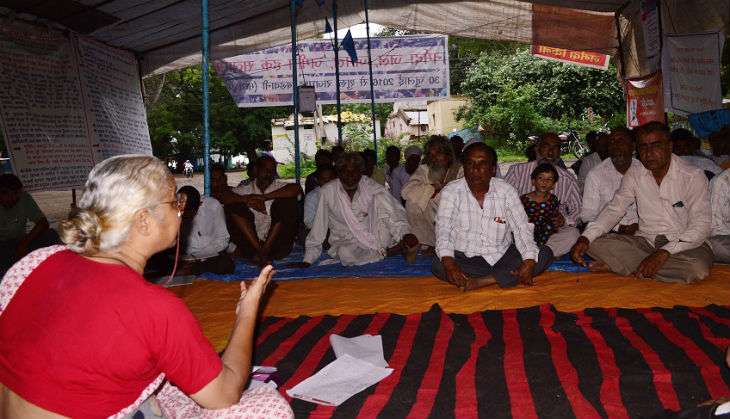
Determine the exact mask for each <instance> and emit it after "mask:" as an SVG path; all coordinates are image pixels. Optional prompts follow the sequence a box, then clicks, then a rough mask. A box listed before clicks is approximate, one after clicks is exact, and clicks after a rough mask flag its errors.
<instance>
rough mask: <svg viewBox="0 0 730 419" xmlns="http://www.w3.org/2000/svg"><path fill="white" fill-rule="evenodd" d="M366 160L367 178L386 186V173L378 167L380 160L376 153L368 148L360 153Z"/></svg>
mask: <svg viewBox="0 0 730 419" xmlns="http://www.w3.org/2000/svg"><path fill="white" fill-rule="evenodd" d="M360 155H361V156H362V158H363V159H364V160H365V176H367V177H369V178H370V179H372V180H374V181H376V182H378V183H379V184H381V185H383V186H385V171H384V170H383V169H381V168H380V167H378V159H377V155H376V154H375V151H374V150H372V149H370V148H368V149H366V150H363V151H362V152H360Z"/></svg>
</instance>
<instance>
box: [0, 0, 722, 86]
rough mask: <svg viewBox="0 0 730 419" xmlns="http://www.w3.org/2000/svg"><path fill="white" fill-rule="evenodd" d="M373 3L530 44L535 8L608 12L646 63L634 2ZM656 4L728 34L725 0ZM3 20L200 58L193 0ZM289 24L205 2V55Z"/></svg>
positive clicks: (309, 13)
mask: <svg viewBox="0 0 730 419" xmlns="http://www.w3.org/2000/svg"><path fill="white" fill-rule="evenodd" d="M320 1H321V2H322V5H321V6H320V5H319V4H318V3H319V2H320ZM331 1H332V0H304V3H303V6H302V7H300V8H299V10H298V12H297V13H298V15H297V16H298V17H297V33H298V37H299V39H306V38H310V37H314V36H317V35H320V34H322V33H323V32H324V17H325V16H329V14H330V12H331ZM369 3H370V20H371V22H373V23H379V24H382V25H386V26H391V27H396V28H406V29H410V30H415V31H423V32H431V33H433V32H437V33H443V34H449V35H458V36H466V37H476V38H487V39H504V40H513V41H520V42H526V43H529V42H531V41H532V39H533V31H532V29H533V5H539V6H561V7H568V8H575V9H580V10H584V11H590V12H594V13H606V14H609V15H610V14H612V13H615V12H616V11H618V10H621V13H622V24H621V26H622V31H621V34H622V39H623V40H624V42H623V45H624V56H625V62H626V69H625V70H624V72H625V75H626V76H629V77H634V76H637V75H640V74H642V73H643V72H644V71H645V67H646V65H645V63H644V62H643V57H641V54H640V53H638V52H637V51H641V50H642V42H643V39H642V35H641V33H640V31H638V30H636V28H637V24H638V22H639V19H640V16H639V0H631V1H628V2H626V1H624V0H540V1H532V2H527V1H515V0H491V1H445V0H441V1H436V0H371V1H370V2H369ZM660 4H661V10H662V15H661V16H662V24H663V25H662V26H663V28H664V31H665V32H666V33H689V32H703V31H713V30H718V29H720V30H724V31H725V32H726V33H727V29H728V24H729V22H730V0H693V1H686V0H660ZM338 8H339V15H340V19H339V22H340V27H345V26H349V25H353V24H357V23H361V22H363V21H364V11H363V2H362V0H338ZM0 15H5V16H9V17H12V16H15V17H18V18H22V19H31V20H37V21H40V22H48V23H49V24H52V25H60V26H62V27H65V28H69V29H71V30H73V31H76V32H79V33H81V34H86V35H89V36H91V37H93V38H95V39H97V40H99V41H101V42H104V43H106V44H108V45H111V46H115V47H118V48H123V49H126V50H129V51H131V52H133V53H135V55H136V56H137V57H138V58H139V60H140V63H141V69H142V73H143V74H145V75H147V74H153V73H161V72H166V71H170V70H173V69H176V68H182V67H185V66H189V65H193V64H196V63H199V62H200V45H201V42H200V1H199V0H151V1H149V0H0ZM289 23H290V18H289V1H288V0H234V1H231V0H211V1H210V37H211V46H212V48H211V58H213V59H215V58H223V57H229V56H233V55H237V54H241V53H244V52H249V51H254V50H258V49H262V48H264V47H268V46H273V45H280V44H285V43H288V42H289V41H290V32H289ZM579 25H580V22H576V26H579ZM565 29H566V31H565V34H564V36H563V37H562V38H560V37H559V36H558V39H562V41H561V42H562V45H551V46H556V47H568V48H570V47H571V46H574V45H575V44H576V42H580V40H581V37H580V36H576V32H575V31H568V30H567V29H568V28H565ZM589 32H590V31H589ZM587 35H590V34H589V33H586V36H587ZM617 45H618V43H616V44H614V45H613V46H612V47H613V48H614V51H612V52H610V53H612V54H613V53H615V52H616V51H615V48H616V46H617ZM604 47H605V45H597V46H593V47H591V46H590V45H589V46H588V47H586V46H584V48H587V49H589V48H599V49H600V48H604ZM609 47H610V46H609ZM573 49H575V48H573Z"/></svg>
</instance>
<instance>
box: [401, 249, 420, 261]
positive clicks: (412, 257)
mask: <svg viewBox="0 0 730 419" xmlns="http://www.w3.org/2000/svg"><path fill="white" fill-rule="evenodd" d="M416 256H418V246H417V245H416V246H403V258H404V259H405V260H406V263H413V262H415V261H416Z"/></svg>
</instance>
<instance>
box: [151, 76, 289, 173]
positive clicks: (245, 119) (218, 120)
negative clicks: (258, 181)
mask: <svg viewBox="0 0 730 419" xmlns="http://www.w3.org/2000/svg"><path fill="white" fill-rule="evenodd" d="M201 74H202V73H201V70H200V67H189V68H185V69H182V70H178V71H175V72H172V73H168V74H167V75H166V77H165V79H164V84H163V85H162V86H161V87H160V86H158V85H156V84H158V83H160V81H159V80H155V79H151V80H146V81H145V85H146V87H148V86H147V85H148V84H149V85H153V87H152V88H146V89H145V91H146V93H147V97H146V98H145V99H146V100H145V103H146V104H147V123H148V125H149V129H150V139H151V141H152V149H153V151H154V153H155V155H156V156H159V157H172V156H175V157H177V158H179V159H188V158H190V159H193V158H196V157H199V156H201V155H202V148H203V143H202V115H203V109H202V77H201ZM152 96H156V97H152ZM154 99H156V100H154ZM290 112H291V110H290V108H289V107H271V108H239V107H237V106H236V104H235V102H234V101H233V99H232V98H231V96H230V94H229V93H228V90H226V87H225V85H224V84H223V81H222V80H221V79H220V78H218V77H217V76H215V74H214V73H212V72H211V73H210V142H211V150H213V151H214V152H217V153H220V154H221V155H223V156H232V155H237V154H239V153H246V154H248V156H249V158H251V157H253V154H255V152H256V149H257V148H267V147H268V145H269V143H270V141H271V119H272V118H281V117H285V116H287V115H289V114H290Z"/></svg>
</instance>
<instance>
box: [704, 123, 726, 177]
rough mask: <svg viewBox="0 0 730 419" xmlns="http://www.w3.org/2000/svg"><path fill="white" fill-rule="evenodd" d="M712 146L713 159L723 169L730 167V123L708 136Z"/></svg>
mask: <svg viewBox="0 0 730 419" xmlns="http://www.w3.org/2000/svg"><path fill="white" fill-rule="evenodd" d="M708 140H709V142H710V147H711V148H712V161H714V162H715V164H717V165H718V166H720V168H721V169H723V170H724V169H730V125H725V126H724V127H723V128H722V129H720V131H718V132H714V133H712V134H710V137H709V138H708Z"/></svg>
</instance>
